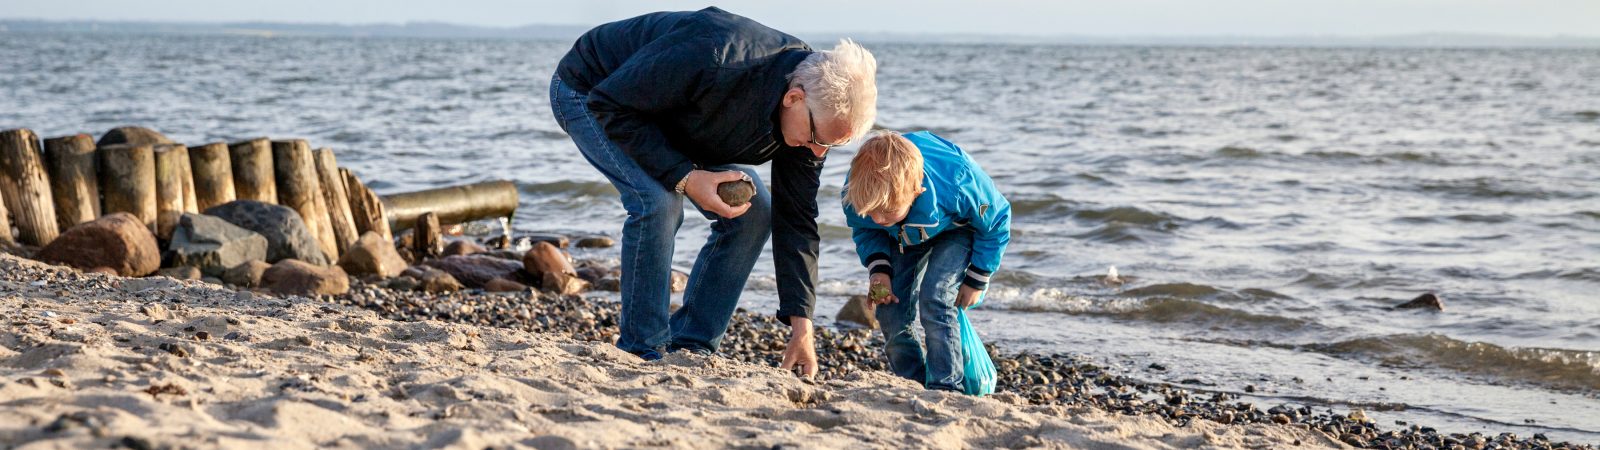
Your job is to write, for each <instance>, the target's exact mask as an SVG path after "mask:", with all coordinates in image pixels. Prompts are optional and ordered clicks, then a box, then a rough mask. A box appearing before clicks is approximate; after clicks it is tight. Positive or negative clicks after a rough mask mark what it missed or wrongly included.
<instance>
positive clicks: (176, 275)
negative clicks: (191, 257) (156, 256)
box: [156, 266, 203, 280]
mask: <svg viewBox="0 0 1600 450" xmlns="http://www.w3.org/2000/svg"><path fill="white" fill-rule="evenodd" d="M156 275H159V276H163V277H168V278H173V279H178V280H198V279H200V277H202V276H203V275H202V274H201V273H200V269H199V268H196V267H189V266H178V267H168V268H165V269H161V270H158V271H156Z"/></svg>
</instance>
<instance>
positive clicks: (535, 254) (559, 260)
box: [522, 242, 578, 278]
mask: <svg viewBox="0 0 1600 450" xmlns="http://www.w3.org/2000/svg"><path fill="white" fill-rule="evenodd" d="M522 266H523V267H524V268H526V269H525V270H527V272H528V274H529V275H533V276H534V277H540V278H542V277H544V274H546V273H551V272H553V273H558V274H567V275H573V276H577V275H578V272H577V271H576V270H573V268H572V261H570V260H568V259H567V254H566V253H565V252H562V251H561V249H559V248H556V246H555V245H553V244H551V243H549V242H539V243H535V244H533V248H531V249H528V252H527V253H525V254H523V256H522Z"/></svg>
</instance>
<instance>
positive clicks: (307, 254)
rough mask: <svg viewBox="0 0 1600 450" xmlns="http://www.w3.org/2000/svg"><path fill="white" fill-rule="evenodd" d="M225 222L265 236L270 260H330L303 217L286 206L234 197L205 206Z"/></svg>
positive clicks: (270, 261)
mask: <svg viewBox="0 0 1600 450" xmlns="http://www.w3.org/2000/svg"><path fill="white" fill-rule="evenodd" d="M205 214H206V215H208V216H216V217H218V218H221V219H222V220H226V221H228V223H231V224H234V225H237V226H239V227H240V228H244V229H246V230H250V231H254V232H256V233H259V234H261V236H262V237H265V238H267V258H266V261H267V262H269V263H276V262H279V261H283V260H285V259H295V260H300V261H302V262H306V263H310V264H315V265H319V266H326V265H328V264H329V263H331V262H332V261H329V260H328V256H327V255H325V254H323V253H322V247H320V246H319V245H318V244H317V238H315V237H313V236H312V235H311V230H310V229H309V228H307V227H306V222H305V220H303V219H301V218H300V214H299V213H297V212H295V211H294V210H293V209H290V208H289V207H287V206H279V205H268V204H266V203H261V202H258V201H254V200H235V201H231V202H228V203H224V204H221V205H217V206H213V207H211V208H210V209H207V210H205Z"/></svg>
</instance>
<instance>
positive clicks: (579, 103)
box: [550, 77, 772, 359]
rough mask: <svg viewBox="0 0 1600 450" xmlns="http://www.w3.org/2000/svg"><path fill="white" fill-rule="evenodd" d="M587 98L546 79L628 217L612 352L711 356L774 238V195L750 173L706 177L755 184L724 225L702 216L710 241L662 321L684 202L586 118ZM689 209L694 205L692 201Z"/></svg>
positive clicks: (557, 106) (569, 128)
mask: <svg viewBox="0 0 1600 450" xmlns="http://www.w3.org/2000/svg"><path fill="white" fill-rule="evenodd" d="M587 103H588V95H586V94H580V93H578V92H576V91H574V90H572V88H570V87H568V86H567V85H566V83H564V82H562V81H561V78H560V77H554V78H552V79H551V80H550V109H551V110H552V112H553V113H554V114H555V118H556V122H558V123H560V124H561V129H563V130H566V132H567V134H568V135H570V136H572V142H573V143H575V144H577V145H578V151H579V152H582V153H583V157H584V159H587V160H588V161H589V164H591V165H593V166H594V168H595V169H599V170H600V173H601V174H603V175H605V177H606V179H608V180H611V185H613V186H616V188H617V192H618V193H619V194H620V196H621V199H622V207H623V208H624V209H626V210H627V211H628V220H627V221H626V222H624V223H623V225H622V316H621V318H620V321H621V324H620V325H621V332H620V333H619V335H618V337H617V347H620V348H622V349H623V350H626V351H628V352H631V353H633V354H636V355H640V356H642V357H644V358H645V359H656V358H659V357H660V356H661V355H662V354H664V353H666V352H667V351H675V350H680V349H681V350H689V351H695V352H703V353H709V352H715V351H716V350H717V347H718V346H719V345H721V343H722V335H723V334H724V333H725V332H726V331H727V330H728V321H729V320H730V319H732V318H733V311H734V307H735V306H736V305H738V303H739V295H740V294H741V293H743V292H744V285H745V282H746V281H748V280H749V279H750V269H751V268H753V267H755V264H756V258H757V257H759V256H760V255H761V249H762V248H763V247H765V246H766V245H767V238H768V237H770V236H771V234H772V194H771V193H770V192H768V190H767V187H766V185H765V184H762V182H761V177H760V175H759V174H757V173H756V168H755V167H754V166H747V165H734V164H730V165H723V166H711V167H702V169H705V170H712V171H721V170H739V171H743V172H745V173H747V174H749V175H750V179H751V180H753V181H755V185H756V195H755V197H753V198H751V199H750V209H749V210H748V211H746V212H745V213H744V214H743V215H741V216H739V217H737V218H733V219H725V218H722V217H721V216H717V215H715V214H711V213H707V212H706V211H705V210H701V211H700V214H701V215H702V216H705V218H706V219H709V220H714V221H715V223H712V224H711V236H710V237H709V238H708V239H706V244H705V246H704V247H701V249H700V256H699V258H698V259H696V260H695V263H694V268H693V269H692V270H691V271H690V272H689V286H688V289H687V290H686V291H685V292H684V294H683V306H682V307H680V308H678V311H677V312H675V313H672V314H671V315H670V316H669V315H668V312H667V309H668V302H670V300H671V297H672V292H671V283H672V252H673V244H674V243H675V242H674V239H675V237H676V235H677V234H678V228H679V227H681V226H682V225H683V203H684V201H683V196H682V195H679V194H678V193H677V192H676V191H674V190H672V189H671V188H669V187H666V186H662V185H661V183H660V182H658V181H656V180H655V179H654V178H652V177H650V176H649V175H648V174H646V173H645V171H644V169H642V168H640V167H639V164H638V163H635V162H634V160H633V159H632V158H630V157H628V155H627V154H626V153H623V152H622V149H621V148H619V147H617V145H616V144H615V143H613V142H611V140H610V139H609V138H607V137H606V134H605V131H604V130H602V129H601V128H600V124H599V123H597V122H596V121H595V119H594V114H592V113H591V112H589V108H588V106H586V105H587ZM691 203H692V202H691Z"/></svg>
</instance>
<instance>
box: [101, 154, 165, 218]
mask: <svg viewBox="0 0 1600 450" xmlns="http://www.w3.org/2000/svg"><path fill="white" fill-rule="evenodd" d="M95 153H98V154H99V155H100V158H99V161H100V188H101V189H100V190H101V192H102V193H103V194H104V195H102V196H101V198H100V212H101V214H111V213H117V212H125V213H128V214H132V215H133V217H136V218H138V219H139V221H140V222H143V223H144V224H145V226H146V227H149V228H150V231H151V232H152V233H153V232H155V230H156V157H155V149H154V148H152V147H151V146H150V145H129V144H112V145H107V146H104V147H100V149H99V150H97V151H96V152H95Z"/></svg>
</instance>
